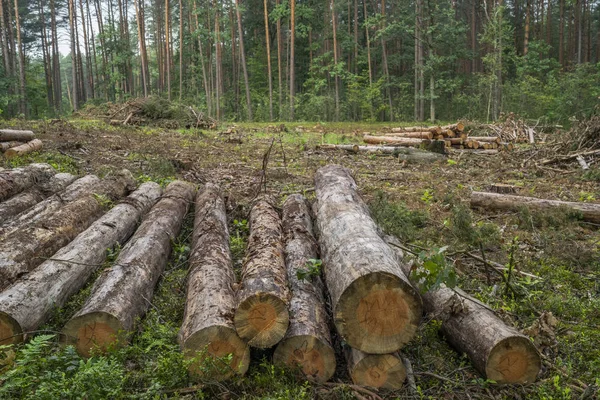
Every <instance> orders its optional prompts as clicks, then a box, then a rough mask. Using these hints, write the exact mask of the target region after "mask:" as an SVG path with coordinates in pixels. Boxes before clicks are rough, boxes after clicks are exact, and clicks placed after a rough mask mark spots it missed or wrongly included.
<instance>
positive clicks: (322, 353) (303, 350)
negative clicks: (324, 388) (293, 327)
mask: <svg viewBox="0 0 600 400" xmlns="http://www.w3.org/2000/svg"><path fill="white" fill-rule="evenodd" d="M273 361H274V362H275V363H276V364H283V365H287V366H289V367H291V368H298V369H299V370H300V371H301V372H302V373H303V374H304V375H305V376H307V377H309V378H311V379H312V380H314V381H316V382H319V383H321V382H327V381H328V380H329V379H331V377H332V376H333V374H334V373H335V366H336V364H335V352H334V350H333V348H332V347H331V346H330V345H328V344H327V343H324V342H322V341H321V340H319V339H317V338H315V337H314V336H309V335H300V336H292V337H288V338H286V339H284V340H283V341H282V342H281V343H280V344H279V345H278V346H277V349H275V354H274V355H273Z"/></svg>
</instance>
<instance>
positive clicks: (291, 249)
mask: <svg viewBox="0 0 600 400" xmlns="http://www.w3.org/2000/svg"><path fill="white" fill-rule="evenodd" d="M283 230H284V236H285V264H286V268H287V277H288V281H289V282H290V288H291V292H292V298H291V300H290V308H289V310H290V327H289V329H288V331H287V333H286V335H285V337H284V338H283V340H282V341H281V342H280V343H279V345H278V346H277V348H276V349H275V354H274V355H273V361H274V362H275V363H279V364H285V365H288V366H290V367H292V368H296V367H298V368H299V369H300V370H301V371H302V373H303V374H304V375H305V376H306V377H308V378H309V379H312V380H315V381H316V382H326V381H328V380H329V379H330V378H331V377H332V376H333V374H334V373H335V365H336V363H335V352H334V350H333V347H332V345H331V337H330V335H329V326H328V324H327V321H328V316H327V311H326V310H325V304H326V303H325V297H324V295H323V293H324V286H323V282H322V281H321V277H320V276H310V277H306V278H303V279H300V278H299V277H298V273H299V272H301V271H302V270H306V269H307V263H308V262H309V260H311V259H317V258H318V254H317V242H316V240H315V237H314V235H313V223H312V218H311V215H310V211H309V206H308V204H307V202H306V199H305V198H304V197H303V196H302V195H299V194H294V195H290V196H289V197H288V198H287V199H286V201H285V203H283Z"/></svg>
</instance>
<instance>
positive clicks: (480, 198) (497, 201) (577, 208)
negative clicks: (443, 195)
mask: <svg viewBox="0 0 600 400" xmlns="http://www.w3.org/2000/svg"><path fill="white" fill-rule="evenodd" d="M471 207H473V208H485V209H488V210H518V209H519V208H521V207H528V208H531V209H534V210H551V209H557V208H564V209H565V210H569V211H572V212H575V213H578V214H581V217H582V218H583V220H584V221H589V222H593V223H596V224H597V223H600V204H595V203H578V202H571V201H559V200H546V199H536V198H534V197H525V196H511V195H507V194H498V193H487V192H473V193H471Z"/></svg>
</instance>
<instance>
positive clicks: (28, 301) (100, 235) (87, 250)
mask: <svg viewBox="0 0 600 400" xmlns="http://www.w3.org/2000/svg"><path fill="white" fill-rule="evenodd" d="M161 192H162V190H161V188H160V186H159V185H158V184H156V183H154V182H146V183H144V184H142V185H141V186H140V187H139V188H138V189H137V190H136V191H135V192H133V193H132V194H131V195H129V197H127V198H125V199H124V200H123V201H122V202H121V203H119V204H117V205H116V206H114V207H113V208H112V209H111V210H110V211H108V212H107V213H106V214H104V215H103V216H102V217H101V218H100V219H98V220H97V221H96V222H94V223H93V224H92V225H91V226H90V227H89V228H88V229H86V230H85V231H83V232H82V233H80V234H79V235H78V236H77V237H76V238H75V239H74V240H73V241H72V242H71V243H69V244H68V245H67V246H65V247H63V248H62V249H60V250H59V251H58V252H57V253H55V254H54V255H53V256H52V257H51V259H49V260H46V261H44V262H43V263H42V264H40V265H39V266H38V267H37V268H36V269H35V270H33V271H32V272H31V273H30V274H28V275H27V276H26V277H24V278H23V279H21V280H19V281H17V282H15V283H14V284H13V285H11V286H10V287H8V288H7V289H6V290H4V291H3V292H0V345H1V344H13V343H19V342H21V341H23V340H24V339H25V338H24V333H25V332H30V331H35V330H36V329H38V328H39V327H40V326H41V325H42V324H43V323H44V322H46V320H47V319H48V317H49V316H50V315H51V314H52V311H53V310H54V309H55V307H61V306H63V305H64V304H65V303H66V302H67V300H68V299H69V297H71V296H72V295H73V294H75V293H77V291H79V290H80V289H81V288H82V287H83V286H84V285H85V284H86V282H87V281H88V280H89V279H90V276H91V275H92V274H93V273H94V272H95V271H96V270H97V269H98V267H99V266H100V265H101V264H102V262H103V261H104V259H105V257H106V249H109V248H113V247H114V246H115V245H116V244H117V243H119V244H124V243H125V241H126V240H127V239H128V238H129V237H130V236H131V234H132V233H133V231H134V230H135V227H136V226H137V224H138V221H139V220H140V219H141V217H142V216H143V215H144V214H145V213H146V212H147V211H148V209H150V207H152V205H153V204H154V203H155V202H156V201H157V200H158V198H159V197H160V194H161Z"/></svg>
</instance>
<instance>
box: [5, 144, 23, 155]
mask: <svg viewBox="0 0 600 400" xmlns="http://www.w3.org/2000/svg"><path fill="white" fill-rule="evenodd" d="M22 144H23V142H0V152H2V153H4V152H5V151H6V150H8V149H10V148H12V147H17V146H20V145H22Z"/></svg>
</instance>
